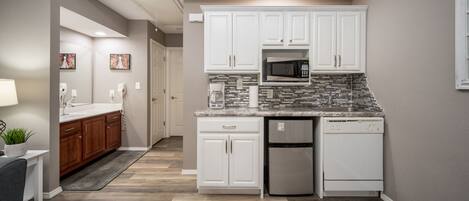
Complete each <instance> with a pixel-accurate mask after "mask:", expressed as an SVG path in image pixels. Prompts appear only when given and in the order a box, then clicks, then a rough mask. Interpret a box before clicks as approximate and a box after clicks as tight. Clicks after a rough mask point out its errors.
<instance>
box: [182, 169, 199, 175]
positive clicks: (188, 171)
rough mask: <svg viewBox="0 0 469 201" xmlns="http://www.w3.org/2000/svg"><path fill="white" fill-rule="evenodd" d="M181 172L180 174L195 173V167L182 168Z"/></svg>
mask: <svg viewBox="0 0 469 201" xmlns="http://www.w3.org/2000/svg"><path fill="white" fill-rule="evenodd" d="M181 174H182V175H197V170H196V169H182V171H181Z"/></svg>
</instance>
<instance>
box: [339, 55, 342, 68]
mask: <svg viewBox="0 0 469 201" xmlns="http://www.w3.org/2000/svg"><path fill="white" fill-rule="evenodd" d="M339 67H342V55H339Z"/></svg>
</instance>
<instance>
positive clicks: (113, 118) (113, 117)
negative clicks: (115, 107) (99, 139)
mask: <svg viewBox="0 0 469 201" xmlns="http://www.w3.org/2000/svg"><path fill="white" fill-rule="evenodd" d="M120 120H121V113H120V112H115V113H111V114H108V115H106V123H111V122H116V121H120Z"/></svg>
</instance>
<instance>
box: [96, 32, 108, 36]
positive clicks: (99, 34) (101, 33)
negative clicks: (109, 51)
mask: <svg viewBox="0 0 469 201" xmlns="http://www.w3.org/2000/svg"><path fill="white" fill-rule="evenodd" d="M94 34H95V35H97V36H105V35H106V33H104V32H102V31H97V32H94Z"/></svg>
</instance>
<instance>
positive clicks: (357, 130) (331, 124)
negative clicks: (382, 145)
mask: <svg viewBox="0 0 469 201" xmlns="http://www.w3.org/2000/svg"><path fill="white" fill-rule="evenodd" d="M324 133H344V134H345V133H347V134H364V133H376V134H382V133H384V119H383V118H381V117H368V118H324Z"/></svg>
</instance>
